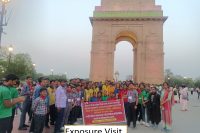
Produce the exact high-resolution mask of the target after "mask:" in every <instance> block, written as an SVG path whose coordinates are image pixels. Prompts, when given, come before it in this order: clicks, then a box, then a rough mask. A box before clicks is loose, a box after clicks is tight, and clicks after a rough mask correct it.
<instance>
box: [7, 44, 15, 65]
mask: <svg viewBox="0 0 200 133" xmlns="http://www.w3.org/2000/svg"><path fill="white" fill-rule="evenodd" d="M13 50H14V49H13V47H12V45H10V46H9V47H8V52H9V55H8V66H9V65H10V62H11V54H12V52H13Z"/></svg>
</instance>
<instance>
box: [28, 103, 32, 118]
mask: <svg viewBox="0 0 200 133" xmlns="http://www.w3.org/2000/svg"><path fill="white" fill-rule="evenodd" d="M31 107H32V101H31V103H30V104H29V106H28V116H29V121H31V120H32V118H33V111H32V109H31Z"/></svg>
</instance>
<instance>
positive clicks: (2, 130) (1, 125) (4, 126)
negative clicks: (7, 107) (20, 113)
mask: <svg viewBox="0 0 200 133" xmlns="http://www.w3.org/2000/svg"><path fill="white" fill-rule="evenodd" d="M10 121H11V117H6V118H0V133H7V132H8V131H9V124H10Z"/></svg>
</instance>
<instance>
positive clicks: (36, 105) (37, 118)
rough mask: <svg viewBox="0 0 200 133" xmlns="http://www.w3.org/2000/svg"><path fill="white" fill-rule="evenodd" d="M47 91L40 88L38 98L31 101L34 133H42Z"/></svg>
mask: <svg viewBox="0 0 200 133" xmlns="http://www.w3.org/2000/svg"><path fill="white" fill-rule="evenodd" d="M46 96H47V89H46V88H41V89H40V97H38V98H36V99H35V100H34V101H33V106H32V109H33V113H34V118H33V120H34V125H35V128H34V133H42V131H43V128H44V124H45V115H46V114H47V106H48V105H47V102H46V100H45V99H46Z"/></svg>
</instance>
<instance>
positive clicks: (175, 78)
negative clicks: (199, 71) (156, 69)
mask: <svg viewBox="0 0 200 133" xmlns="http://www.w3.org/2000/svg"><path fill="white" fill-rule="evenodd" d="M165 81H167V82H168V83H169V84H170V86H181V85H183V84H184V85H186V86H188V87H190V88H191V87H193V88H196V87H200V78H197V79H192V78H188V77H183V76H180V75H174V74H173V73H172V72H171V70H170V69H166V70H165Z"/></svg>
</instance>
